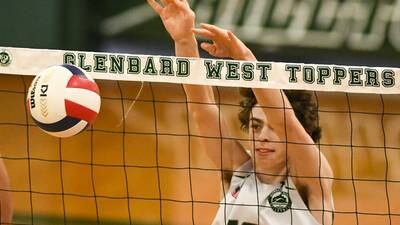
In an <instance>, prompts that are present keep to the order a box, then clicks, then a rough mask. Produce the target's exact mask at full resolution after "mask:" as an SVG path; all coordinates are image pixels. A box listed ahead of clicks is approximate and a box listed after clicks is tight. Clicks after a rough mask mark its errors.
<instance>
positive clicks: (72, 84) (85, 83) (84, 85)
mask: <svg viewBox="0 0 400 225" xmlns="http://www.w3.org/2000/svg"><path fill="white" fill-rule="evenodd" d="M67 88H81V89H86V90H89V91H93V92H95V93H97V94H100V91H99V87H98V86H97V84H96V83H95V82H93V81H91V80H88V79H85V78H84V77H81V76H77V75H74V76H72V77H71V78H70V79H69V81H68V84H67Z"/></svg>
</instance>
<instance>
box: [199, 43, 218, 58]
mask: <svg viewBox="0 0 400 225" xmlns="http://www.w3.org/2000/svg"><path fill="white" fill-rule="evenodd" d="M200 47H201V48H202V49H203V50H204V51H206V52H208V54H210V55H215V53H216V51H217V48H216V47H215V45H213V44H210V43H207V42H203V43H201V44H200Z"/></svg>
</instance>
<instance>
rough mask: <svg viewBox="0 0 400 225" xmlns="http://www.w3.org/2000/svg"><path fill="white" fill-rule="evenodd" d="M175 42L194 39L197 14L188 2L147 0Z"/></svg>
mask: <svg viewBox="0 0 400 225" xmlns="http://www.w3.org/2000/svg"><path fill="white" fill-rule="evenodd" d="M147 2H148V4H149V5H150V6H151V7H152V8H153V10H154V11H155V12H156V13H157V14H158V15H159V16H160V18H161V20H162V22H163V24H164V27H165V29H166V30H167V31H168V33H169V34H170V35H171V37H172V39H174V41H175V42H179V41H184V40H186V39H190V38H193V32H192V29H193V28H194V21H195V14H194V12H193V11H192V9H191V8H190V6H189V3H188V2H187V0H161V2H160V3H159V2H157V1H156V0H147Z"/></svg>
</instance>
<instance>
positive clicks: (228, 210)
mask: <svg viewBox="0 0 400 225" xmlns="http://www.w3.org/2000/svg"><path fill="white" fill-rule="evenodd" d="M148 2H149V4H150V5H151V7H152V8H153V9H154V10H155V11H156V12H157V13H158V14H159V15H160V17H161V19H162V22H163V24H164V26H165V28H166V30H167V31H168V32H169V34H170V36H171V37H172V39H173V40H174V42H175V52H176V55H177V56H181V57H199V52H198V46H197V41H196V39H195V36H194V32H195V33H197V34H199V35H202V36H204V37H206V38H209V39H210V40H211V41H212V43H203V44H201V47H202V48H203V49H204V50H206V51H207V52H208V53H209V54H211V55H213V56H216V57H231V58H233V59H236V60H248V61H256V58H255V56H254V55H253V54H252V52H251V51H250V50H249V49H248V48H247V47H246V46H245V45H244V44H243V43H242V42H241V41H240V40H239V39H237V37H236V36H235V35H234V34H233V33H232V32H229V31H227V30H224V29H221V28H218V27H216V26H213V25H208V24H202V26H201V28H199V29H195V28H194V24H195V14H194V12H193V11H192V10H191V9H190V7H189V4H188V2H187V1H186V0H161V3H158V2H156V1H155V0H148ZM184 89H185V92H186V95H187V98H188V101H189V102H200V103H211V104H196V103H190V104H189V112H190V115H191V118H192V119H193V120H194V121H195V123H196V125H197V130H198V132H199V133H200V135H202V136H210V137H215V136H218V137H221V139H219V140H215V139H212V138H211V139H204V140H203V143H202V144H203V145H204V146H203V147H204V149H205V151H206V152H207V154H208V156H209V157H210V159H211V160H212V161H213V162H214V163H215V164H216V166H218V167H222V168H223V170H224V171H234V173H233V176H232V179H231V182H230V188H229V190H228V191H227V193H226V194H225V195H224V196H225V197H224V199H223V200H222V202H221V206H220V208H219V210H218V212H217V215H216V217H215V219H214V222H213V224H232V225H233V224H247V225H250V224H268V225H289V224H293V225H315V224H332V222H333V217H332V215H333V214H332V213H331V212H332V211H333V199H332V180H331V178H332V177H333V175H332V170H331V168H330V165H329V163H328V161H327V160H326V158H325V157H324V155H323V154H322V153H321V152H320V151H319V150H318V148H317V147H316V146H315V142H314V141H318V139H319V137H320V128H319V127H318V122H317V121H315V119H318V116H317V115H316V113H317V112H316V107H315V104H312V103H311V101H310V100H311V96H310V95H306V94H302V93H299V92H295V94H294V95H292V97H289V98H290V99H291V101H289V100H288V97H287V96H286V94H285V92H283V91H281V90H273V89H252V90H245V91H242V93H243V94H244V95H245V100H244V101H242V104H241V105H242V107H243V109H242V111H241V113H240V120H241V122H242V127H244V128H247V130H248V133H249V139H250V140H252V144H251V151H250V153H251V154H247V151H245V150H244V149H243V147H242V145H240V144H239V143H238V142H237V141H233V140H230V139H229V140H228V139H224V138H223V137H229V130H228V129H227V126H226V124H225V121H224V118H223V116H221V115H220V113H219V112H220V111H219V109H218V107H217V106H216V104H213V103H215V100H214V97H213V93H212V89H211V87H208V86H196V85H185V86H184ZM288 96H289V93H288ZM300 100H301V101H300ZM296 114H297V115H298V116H299V118H300V120H301V121H300V120H299V119H298V118H297V117H296ZM311 136H313V137H314V139H315V140H313V138H312V137H311ZM221 142H222V143H221Z"/></svg>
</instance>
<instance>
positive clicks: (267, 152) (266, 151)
mask: <svg viewBox="0 0 400 225" xmlns="http://www.w3.org/2000/svg"><path fill="white" fill-rule="evenodd" d="M274 152H275V149H272V148H256V154H258V155H260V156H268V155H270V154H272V153H274Z"/></svg>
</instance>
